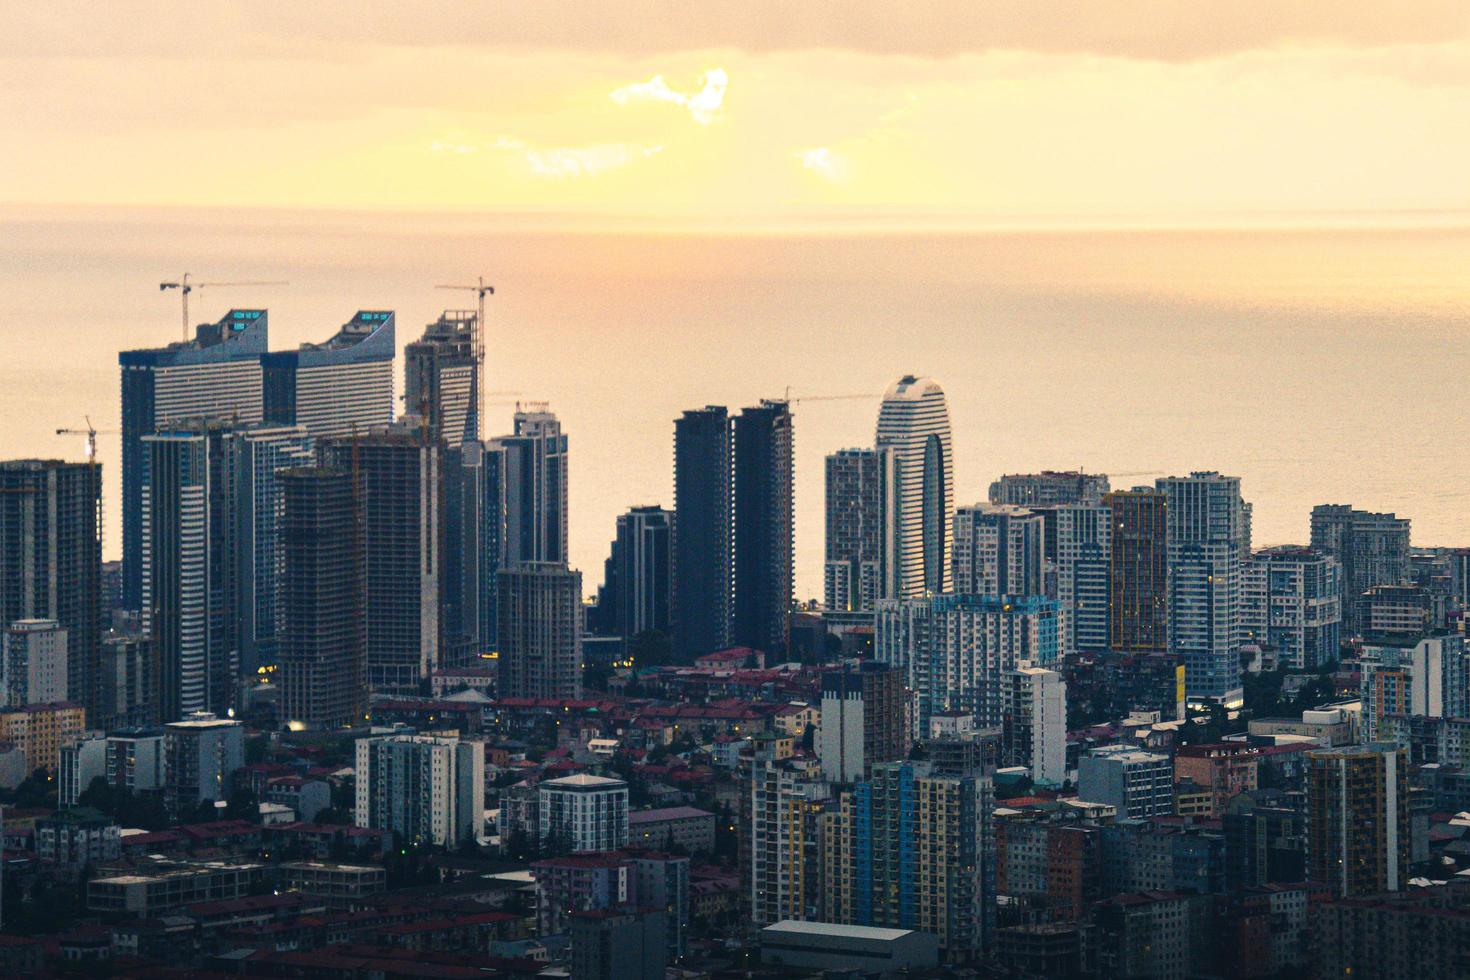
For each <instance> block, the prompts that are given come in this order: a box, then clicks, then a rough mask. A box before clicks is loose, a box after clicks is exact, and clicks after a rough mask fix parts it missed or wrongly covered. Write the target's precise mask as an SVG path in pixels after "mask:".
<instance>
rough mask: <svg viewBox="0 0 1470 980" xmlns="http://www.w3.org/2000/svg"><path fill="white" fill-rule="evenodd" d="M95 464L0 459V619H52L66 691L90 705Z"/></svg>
mask: <svg viewBox="0 0 1470 980" xmlns="http://www.w3.org/2000/svg"><path fill="white" fill-rule="evenodd" d="M101 513H102V468H101V466H100V465H98V464H94V463H63V462H61V461H60V460H36V459H22V460H7V461H4V462H0V626H9V625H10V624H12V623H16V622H19V621H20V620H36V619H46V620H53V621H55V623H56V624H57V626H58V627H59V628H60V629H62V630H64V631H65V638H66V650H65V654H64V655H65V661H64V667H65V672H66V676H65V678H64V681H65V688H64V690H65V694H64V696H63V698H62V699H69V700H71V701H73V702H75V703H77V704H80V705H82V707H84V708H86V709H87V710H88V711H89V712H94V711H95V710H96V708H97V693H96V684H97V678H96V672H97V658H98V654H99V651H100V644H101V634H102V620H103V613H102V608H101V605H100V600H101V592H102V579H101V576H102V530H101V525H100V523H99V521H100V517H101Z"/></svg>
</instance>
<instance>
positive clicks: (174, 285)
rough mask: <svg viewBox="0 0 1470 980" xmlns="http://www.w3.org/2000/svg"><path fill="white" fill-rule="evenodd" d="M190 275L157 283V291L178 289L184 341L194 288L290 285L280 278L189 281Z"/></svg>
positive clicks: (187, 337) (187, 329) (187, 332)
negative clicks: (190, 299)
mask: <svg viewBox="0 0 1470 980" xmlns="http://www.w3.org/2000/svg"><path fill="white" fill-rule="evenodd" d="M191 275H192V273H189V272H186V273H184V274H183V275H182V276H180V277H179V278H178V279H176V280H174V281H172V282H161V283H159V284H158V291H159V292H164V291H165V290H169V289H177V290H178V291H179V295H180V297H181V298H182V299H183V307H184V343H188V342H189V294H190V293H192V292H193V291H194V290H196V289H203V288H204V287H205V286H289V285H291V284H290V283H289V282H285V281H283V280H280V279H246V280H242V281H240V282H190V281H189V276H191Z"/></svg>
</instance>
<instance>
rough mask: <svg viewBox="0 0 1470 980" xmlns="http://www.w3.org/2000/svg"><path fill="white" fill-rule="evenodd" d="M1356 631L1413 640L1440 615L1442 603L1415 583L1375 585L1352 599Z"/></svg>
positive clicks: (1380, 637) (1371, 636) (1373, 636)
mask: <svg viewBox="0 0 1470 980" xmlns="http://www.w3.org/2000/svg"><path fill="white" fill-rule="evenodd" d="M1352 607H1353V611H1354V621H1355V622H1356V624H1357V633H1358V635H1360V636H1364V637H1367V638H1368V639H1370V640H1376V641H1383V640H1388V639H1401V640H1402V639H1407V640H1414V639H1417V638H1418V637H1421V636H1424V635H1425V634H1427V633H1429V632H1430V630H1431V629H1432V628H1433V626H1434V624H1435V623H1436V622H1439V621H1441V620H1442V619H1443V616H1442V615H1441V613H1440V610H1441V608H1442V604H1441V603H1439V602H1437V601H1436V599H1435V596H1434V595H1433V594H1431V593H1430V592H1429V590H1427V589H1424V588H1421V587H1419V586H1417V585H1375V586H1372V587H1370V588H1368V589H1367V590H1365V591H1364V592H1363V593H1362V594H1361V595H1359V596H1358V597H1357V598H1355V599H1354V600H1353V602H1352Z"/></svg>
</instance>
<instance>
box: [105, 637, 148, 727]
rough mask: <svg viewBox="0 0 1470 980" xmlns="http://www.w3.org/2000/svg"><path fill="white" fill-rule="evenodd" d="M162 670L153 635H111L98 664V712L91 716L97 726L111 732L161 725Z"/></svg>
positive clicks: (106, 641) (106, 640) (107, 639)
mask: <svg viewBox="0 0 1470 980" xmlns="http://www.w3.org/2000/svg"><path fill="white" fill-rule="evenodd" d="M162 672H163V670H162V666H161V665H160V664H159V660H158V647H157V646H156V645H155V644H154V643H153V639H152V638H151V637H149V636H145V635H140V634H136V633H111V634H108V635H107V636H106V637H105V638H104V639H103V640H102V656H101V659H100V660H99V662H98V667H97V714H96V716H95V717H93V716H90V715H89V716H88V720H89V721H91V722H92V723H93V727H94V728H99V729H101V730H103V731H111V730H113V729H116V728H137V727H140V726H148V725H157V724H159V723H160V722H161V721H162V720H163V711H162V705H161V703H160V698H161V696H162V693H161V691H160V685H161V684H162V679H161V677H160V675H161V674H162Z"/></svg>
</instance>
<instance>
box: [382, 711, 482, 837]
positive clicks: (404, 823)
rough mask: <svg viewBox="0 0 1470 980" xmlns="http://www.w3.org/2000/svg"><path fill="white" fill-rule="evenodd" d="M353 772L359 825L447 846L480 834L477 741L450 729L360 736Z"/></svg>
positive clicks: (480, 769) (480, 815)
mask: <svg viewBox="0 0 1470 980" xmlns="http://www.w3.org/2000/svg"><path fill="white" fill-rule="evenodd" d="M356 772H357V808H356V812H355V822H356V824H357V826H359V827H377V828H381V829H384V830H391V831H393V832H394V833H395V834H398V835H399V836H400V838H401V839H402V840H403V841H405V842H409V843H422V844H435V845H438V846H441V847H451V848H453V847H457V846H459V845H461V844H466V843H474V842H475V841H476V840H478V839H479V838H480V837H481V836H483V834H484V822H485V753H484V745H483V743H480V742H476V741H469V740H461V739H460V738H459V737H458V736H454V735H391V736H387V737H384V738H361V739H358V740H357V766H356Z"/></svg>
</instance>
